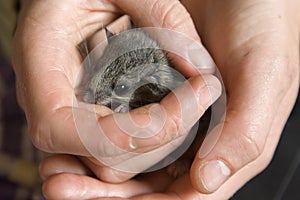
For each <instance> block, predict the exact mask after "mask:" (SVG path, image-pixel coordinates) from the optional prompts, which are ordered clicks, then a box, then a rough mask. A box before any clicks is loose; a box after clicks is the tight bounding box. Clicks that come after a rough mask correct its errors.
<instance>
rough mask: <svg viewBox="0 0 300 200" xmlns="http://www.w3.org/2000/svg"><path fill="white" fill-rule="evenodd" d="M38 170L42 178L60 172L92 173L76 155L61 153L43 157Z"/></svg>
mask: <svg viewBox="0 0 300 200" xmlns="http://www.w3.org/2000/svg"><path fill="white" fill-rule="evenodd" d="M39 172H40V175H41V177H42V178H43V180H45V179H47V178H49V177H50V176H52V175H55V174H60V173H73V174H79V175H91V174H92V173H91V171H90V170H89V169H88V168H87V167H86V166H84V165H83V163H82V162H81V161H80V160H79V159H78V158H77V157H75V156H70V155H62V154H60V155H52V156H49V157H47V158H45V159H44V160H43V161H42V162H41V163H40V166H39Z"/></svg>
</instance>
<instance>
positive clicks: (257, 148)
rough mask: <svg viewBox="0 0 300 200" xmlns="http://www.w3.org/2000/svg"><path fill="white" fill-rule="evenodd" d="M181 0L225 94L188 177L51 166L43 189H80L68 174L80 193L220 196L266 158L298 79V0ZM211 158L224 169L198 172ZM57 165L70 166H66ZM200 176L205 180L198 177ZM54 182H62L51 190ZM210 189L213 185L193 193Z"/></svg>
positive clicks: (263, 164) (233, 188)
mask: <svg viewBox="0 0 300 200" xmlns="http://www.w3.org/2000/svg"><path fill="white" fill-rule="evenodd" d="M182 3H183V4H184V5H185V6H186V7H187V9H188V10H189V12H190V13H191V15H192V17H193V19H194V21H195V24H196V27H197V29H198V31H199V34H200V36H201V39H202V42H203V43H204V44H205V45H206V46H207V48H208V49H209V51H210V52H211V54H212V55H213V57H214V59H215V61H216V63H217V65H218V67H219V69H220V72H221V74H222V78H223V80H224V84H225V87H226V90H227V95H228V105H227V115H226V118H225V121H224V128H223V129H222V130H218V131H216V130H217V128H216V129H215V131H214V132H213V133H214V134H213V133H211V134H210V136H209V137H208V139H206V141H205V142H204V145H203V146H202V147H201V149H200V151H199V154H198V156H196V158H195V161H194V164H193V167H192V169H191V172H190V173H191V176H190V178H189V177H188V175H185V176H183V177H181V178H180V179H178V180H175V181H173V180H169V179H167V178H166V179H165V180H167V181H165V182H164V181H158V182H159V183H164V184H162V185H159V187H160V188H155V184H151V180H153V179H156V178H158V177H164V176H163V175H162V174H159V175H158V174H156V175H155V174H151V177H147V175H144V177H141V179H142V180H141V179H138V180H130V181H128V182H126V183H123V185H106V184H103V183H102V182H98V181H96V180H92V181H89V180H90V178H89V177H87V176H84V175H83V174H85V173H81V174H82V175H83V176H81V175H74V174H59V175H55V176H52V177H51V178H49V179H48V181H47V182H46V184H45V190H44V191H45V192H46V194H47V195H48V196H51V195H54V192H57V191H61V193H59V194H60V195H62V196H64V197H65V196H66V191H81V192H82V190H80V188H78V187H76V184H73V185H68V186H67V183H66V182H65V181H64V180H63V178H65V177H68V178H70V179H72V180H73V181H75V183H77V184H78V183H83V184H84V186H85V187H84V188H91V189H87V190H85V194H84V195H86V196H87V197H95V198H96V197H109V196H121V197H124V198H127V197H132V198H131V199H142V197H143V198H144V199H147V198H148V199H153V198H159V199H227V198H229V197H230V196H232V194H234V193H235V192H236V191H237V190H238V189H239V188H240V187H241V186H242V185H243V184H244V183H245V182H247V181H248V180H249V179H251V178H252V177H253V176H255V175H256V174H257V173H259V172H260V171H261V170H263V169H264V168H265V167H266V166H267V165H268V163H269V161H270V160H271V158H272V155H273V153H274V150H275V148H276V146H277V143H278V140H279V138H280V134H281V131H282V128H283V126H284V124H285V121H286V120H287V117H288V115H289V113H290V110H291V108H292V106H293V103H294V101H295V98H296V94H297V92H298V87H299V26H300V16H299V12H298V11H297V8H298V7H299V2H297V1H296V0H289V1H279V0H274V1H243V2H237V1H230V0H228V1H205V0H202V1H182ZM126 12H128V11H127V10H126ZM129 14H130V13H129ZM213 137H215V138H213ZM55 159H58V158H55ZM55 159H54V160H55ZM215 159H218V160H220V161H221V162H223V163H224V164H226V165H227V166H228V168H229V170H228V169H226V170H225V172H226V174H224V175H227V176H219V174H218V172H220V170H218V168H215V169H217V170H216V171H215V173H214V172H211V175H210V176H209V177H208V176H205V175H204V176H203V174H200V173H202V172H204V171H205V172H208V170H207V169H206V170H203V166H205V165H204V164H205V163H206V164H207V163H209V161H211V160H215ZM214 163H220V162H214ZM62 165H64V164H62ZM72 166H78V164H74V165H72ZM61 168H62V169H65V170H64V171H65V172H72V170H70V169H72V167H70V166H69V168H68V169H66V168H64V167H61ZM74 168H76V167H74ZM44 169H45V168H44ZM45 171H51V170H50V169H45ZM52 171H53V170H52ZM74 171H76V170H74ZM74 171H73V172H74ZM78 174H80V173H78ZM207 178H208V179H209V180H208V181H211V183H209V182H206V183H205V182H203V180H205V179H206V180H207ZM136 181H137V182H136ZM148 181H149V182H148ZM183 181H184V182H183ZM190 181H191V182H192V183H191V182H190ZM133 183H138V184H141V185H142V186H143V187H137V186H136V185H135V184H133ZM156 183H157V182H156ZM89 184H90V185H89ZM141 185H139V186H141ZM192 185H193V186H194V188H196V189H197V190H198V191H200V192H198V191H196V190H194V189H193V188H192V187H191V186H192ZM221 185H222V186H221ZM59 187H60V188H63V189H66V188H67V189H70V190H58V189H59ZM51 189H52V190H51ZM71 189H73V190H71ZM215 190H216V191H215ZM214 191H215V192H214ZM210 192H214V193H212V194H210V195H203V194H201V193H210ZM141 193H144V194H141ZM68 194H70V193H68ZM76 194H78V193H76ZM82 194H83V193H81V195H82ZM84 195H83V196H84ZM51 197H54V196H51ZM74 197H75V196H74ZM70 199H72V198H70ZM103 199H105V198H103ZM108 199H109V198H108Z"/></svg>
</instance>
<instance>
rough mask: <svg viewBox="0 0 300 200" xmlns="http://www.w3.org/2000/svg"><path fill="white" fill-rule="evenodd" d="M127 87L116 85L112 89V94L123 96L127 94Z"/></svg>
mask: <svg viewBox="0 0 300 200" xmlns="http://www.w3.org/2000/svg"><path fill="white" fill-rule="evenodd" d="M129 89H130V88H129V86H128V85H126V84H117V85H116V86H115V87H114V93H115V94H116V95H118V96H125V95H126V94H128V92H129Z"/></svg>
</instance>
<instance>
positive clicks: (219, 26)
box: [183, 0, 300, 195]
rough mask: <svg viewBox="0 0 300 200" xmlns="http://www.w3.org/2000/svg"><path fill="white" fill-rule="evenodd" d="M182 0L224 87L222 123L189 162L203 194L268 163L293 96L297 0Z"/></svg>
mask: <svg viewBox="0 0 300 200" xmlns="http://www.w3.org/2000/svg"><path fill="white" fill-rule="evenodd" d="M183 4H185V5H186V7H187V9H188V11H189V12H190V13H191V15H192V16H193V19H194V21H195V24H196V27H197V29H198V32H199V34H200V36H201V39H202V42H203V43H204V44H205V46H206V47H207V49H208V50H209V52H210V53H211V54H212V56H213V58H214V60H215V62H216V64H217V66H218V69H219V70H220V73H221V75H222V79H223V81H224V85H225V88H226V91H227V92H226V94H227V111H226V117H225V120H224V122H223V123H222V124H220V127H222V129H220V128H219V127H218V126H217V127H216V128H215V130H213V131H212V132H211V133H210V135H209V136H208V137H207V138H206V140H205V141H204V143H203V145H202V147H201V149H200V150H199V152H198V156H196V157H195V160H194V163H193V166H192V168H191V174H190V175H191V181H192V184H193V186H194V187H195V188H196V189H197V190H198V191H200V192H204V193H211V192H214V191H216V190H217V189H218V188H219V187H220V186H221V188H220V190H219V191H222V192H224V188H225V190H226V188H228V187H231V190H232V191H230V192H229V194H230V195H231V194H233V193H234V192H235V191H236V190H238V189H239V188H240V187H241V186H242V185H243V184H244V183H246V182H247V181H248V180H249V179H250V178H252V177H253V176H255V175H256V174H258V173H259V172H261V171H262V170H263V169H264V168H265V167H266V166H267V165H268V164H269V162H270V161H271V159H272V156H273V154H274V151H275V148H276V146H277V143H278V140H279V138H280V135H281V132H282V130H283V127H284V125H285V122H286V120H287V118H288V116H289V115H290V112H291V109H292V107H293V105H294V102H295V100H296V97H297V93H298V88H299V71H300V70H299V34H300V33H299V27H300V15H299V12H298V11H297V9H296V8H299V6H300V2H299V1H295V0H288V1H280V0H275V1H267V0H266V1H252V0H251V1H250V0H249V1H243V2H239V1H234V0H227V1H206V0H202V1H193V2H191V1H183ZM198 8H199V9H198ZM223 183H224V184H223Z"/></svg>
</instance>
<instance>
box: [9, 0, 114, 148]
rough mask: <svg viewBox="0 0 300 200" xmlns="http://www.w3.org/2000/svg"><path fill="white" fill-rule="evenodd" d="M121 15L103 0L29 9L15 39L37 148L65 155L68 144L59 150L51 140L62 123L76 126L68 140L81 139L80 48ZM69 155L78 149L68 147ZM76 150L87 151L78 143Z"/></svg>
mask: <svg viewBox="0 0 300 200" xmlns="http://www.w3.org/2000/svg"><path fill="white" fill-rule="evenodd" d="M97 2H98V3H97ZM107 5H109V6H107ZM95 10H96V11H99V12H94V11H95ZM102 11H103V12H102ZM115 11H116V9H115V7H114V6H112V5H111V4H101V3H100V1H84V2H82V1H55V2H54V1H43V2H40V1H32V2H31V3H28V4H26V6H25V7H24V9H23V12H22V13H21V17H20V21H19V26H18V28H17V30H16V35H15V41H14V46H15V47H14V59H13V66H14V70H15V72H16V76H17V87H18V97H19V100H20V101H19V102H20V103H21V104H22V105H21V106H22V108H23V109H24V110H25V113H26V118H27V120H28V124H29V129H30V133H31V136H32V139H33V142H34V143H35V145H36V146H37V147H39V148H41V149H43V150H46V151H49V152H55V151H63V149H64V146H61V147H59V149H54V148H55V147H54V146H53V145H52V142H55V141H54V140H55V139H53V138H52V137H51V132H52V131H54V130H53V129H59V128H58V127H57V126H61V125H62V123H61V122H66V123H67V125H66V127H68V128H70V132H69V133H68V134H67V135H65V136H67V137H69V138H74V137H75V139H74V140H76V135H75V136H74V133H76V132H74V129H75V128H74V125H73V126H72V122H71V121H70V116H71V115H72V112H71V111H72V109H71V107H72V101H73V100H72V99H73V89H74V84H75V80H76V77H77V72H78V70H79V68H80V61H81V60H80V57H79V54H78V51H77V49H76V45H78V44H79V43H80V42H81V41H82V40H83V39H84V38H85V37H88V35H89V34H90V33H91V32H93V31H95V30H97V29H98V28H101V27H102V26H103V24H107V23H109V22H110V21H111V20H112V19H114V18H115V14H114V12H115ZM103 13H105V14H103ZM111 13H112V14H111ZM81 31H82V32H81ZM24 38H26V39H24ZM55 117H58V118H57V119H54V118H55ZM49 121H50V124H48V122H49ZM59 121H60V122H59ZM56 122H58V124H57V123H56ZM73 124H74V123H73ZM63 126H64V125H63ZM54 127H55V128H54ZM51 129H52V130H51ZM61 129H63V127H61ZM58 131H59V130H58ZM72 131H73V132H72ZM61 137H63V136H61ZM71 140H72V139H71ZM77 140H78V138H77ZM75 143H76V142H75ZM76 144H77V145H78V142H77V143H76ZM75 148H76V147H73V149H75ZM66 152H72V149H68V147H67V150H66ZM73 152H74V153H82V152H85V150H84V148H83V147H82V146H80V145H78V149H77V150H76V151H73Z"/></svg>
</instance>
